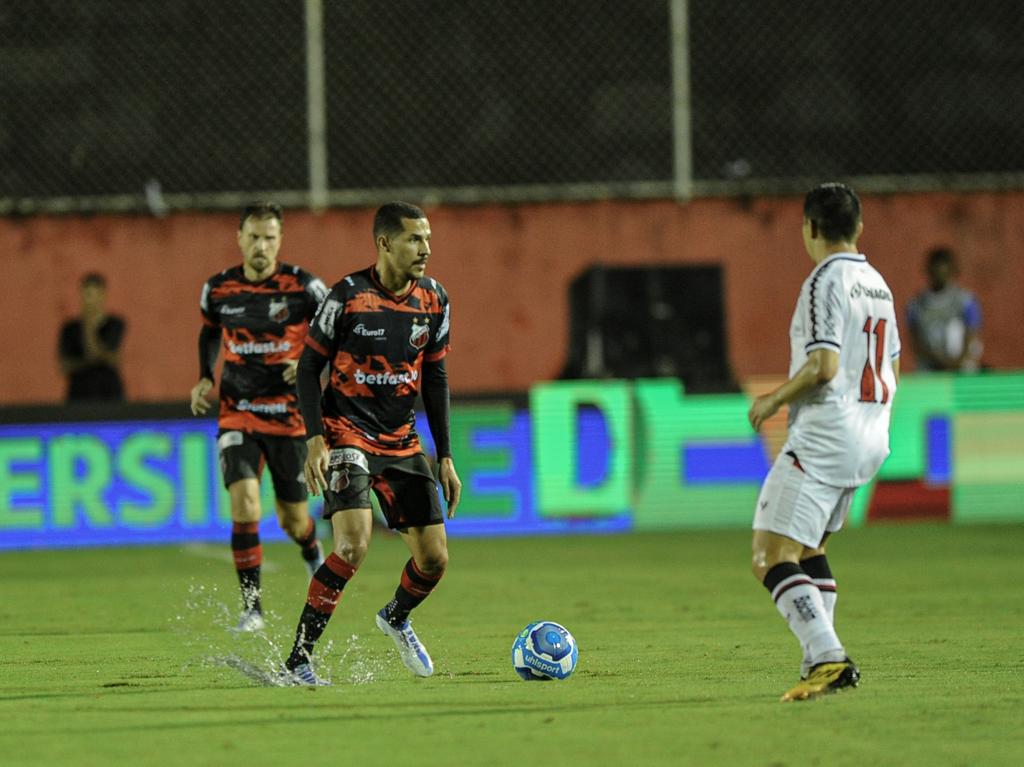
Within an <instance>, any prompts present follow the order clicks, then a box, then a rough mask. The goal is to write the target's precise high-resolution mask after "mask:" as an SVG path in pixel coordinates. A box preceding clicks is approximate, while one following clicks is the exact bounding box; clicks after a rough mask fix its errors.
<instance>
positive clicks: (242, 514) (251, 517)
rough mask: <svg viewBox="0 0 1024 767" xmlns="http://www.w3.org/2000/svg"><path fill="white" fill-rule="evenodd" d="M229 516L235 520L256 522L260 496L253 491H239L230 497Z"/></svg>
mask: <svg viewBox="0 0 1024 767" xmlns="http://www.w3.org/2000/svg"><path fill="white" fill-rule="evenodd" d="M231 518H232V519H233V520H234V521H236V522H258V521H259V518H260V497H259V494H258V493H255V492H252V493H250V492H239V493H234V494H232V497H231Z"/></svg>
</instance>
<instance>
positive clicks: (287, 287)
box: [192, 203, 327, 631]
mask: <svg viewBox="0 0 1024 767" xmlns="http://www.w3.org/2000/svg"><path fill="white" fill-rule="evenodd" d="M282 224H283V218H282V214H281V209H280V207H278V206H277V205H274V204H273V203H253V204H252V205H249V206H248V207H246V208H245V210H244V211H243V212H242V217H241V221H240V223H239V228H238V247H239V250H240V251H241V252H242V263H241V264H240V265H239V266H235V267H232V268H230V269H225V270H224V271H223V272H220V273H219V274H215V275H214V276H213V277H211V278H210V279H208V280H207V281H206V284H205V285H203V292H202V296H201V298H200V302H199V306H200V310H201V312H202V317H203V327H202V330H201V331H200V333H199V383H197V384H196V385H195V386H194V387H192V412H193V414H196V415H201V414H203V413H206V412H207V411H208V410H209V408H210V401H209V400H208V399H207V398H206V395H207V394H208V393H209V392H210V391H211V389H213V385H214V381H213V379H214V373H213V368H214V364H215V362H216V360H217V355H218V353H219V352H220V351H221V349H223V353H224V367H223V370H222V373H221V380H220V414H219V418H218V427H219V428H218V435H217V445H218V449H219V455H220V463H221V470H222V472H223V475H224V485H225V487H227V489H228V493H229V495H230V497H231V521H232V532H231V548H232V553H233V555H234V560H235V569H236V571H237V573H238V580H239V585H240V587H241V589H242V600H243V605H244V609H243V613H242V618H241V620H240V622H239V624H238V629H239V630H240V631H257V630H259V629H261V628H263V625H264V621H263V614H262V604H261V599H260V566H261V562H262V557H263V550H262V547H261V546H260V539H259V521H260V516H261V512H260V498H259V481H260V476H261V475H262V473H263V465H264V464H267V465H268V466H269V468H270V476H271V479H272V480H273V483H274V494H275V496H276V507H277V517H278V521H279V522H280V524H281V528H282V529H283V530H284V531H285V532H286V533H287V534H288V535H289V536H290V537H291V538H292V539H293V540H294V541H295V542H296V543H298V544H299V546H300V547H301V551H302V557H303V559H304V560H305V561H306V564H307V567H308V569H309V571H310V574H311V575H312V573H313V572H315V571H316V569H317V568H318V567H319V566H320V564H321V563H322V562H323V553H322V549H321V547H320V543H319V541H317V538H316V526H315V524H314V523H313V520H312V518H311V517H310V516H309V511H308V508H307V498H308V495H309V493H308V490H307V486H306V482H305V475H304V472H303V466H304V464H305V460H306V443H305V431H306V430H305V424H304V423H303V421H302V415H301V413H300V412H299V402H298V396H297V394H296V391H295V376H296V369H297V366H298V360H299V356H300V355H301V354H302V349H303V346H304V344H305V339H306V333H307V331H308V328H309V322H310V320H311V319H312V317H313V315H314V314H315V313H316V309H317V306H318V305H319V303H320V301H322V300H323V298H324V297H325V296H326V294H327V286H326V285H324V283H323V282H322V281H320V280H319V279H318V278H316V277H314V276H313V275H312V274H310V273H309V272H307V271H304V270H302V269H300V268H299V267H297V266H291V265H289V264H283V263H280V262H278V260H277V254H278V251H279V250H280V247H281V228H282Z"/></svg>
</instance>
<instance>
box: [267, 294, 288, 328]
mask: <svg viewBox="0 0 1024 767" xmlns="http://www.w3.org/2000/svg"><path fill="white" fill-rule="evenodd" d="M270 319H272V320H273V321H274V322H284V321H285V320H286V319H288V299H287V298H282V299H281V300H279V301H275V300H274V299H273V298H271V299H270Z"/></svg>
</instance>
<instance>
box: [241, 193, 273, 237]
mask: <svg viewBox="0 0 1024 767" xmlns="http://www.w3.org/2000/svg"><path fill="white" fill-rule="evenodd" d="M250 218H255V219H256V220H257V221H262V220H263V219H265V218H276V219H277V222H278V223H279V224H284V213H283V212H282V211H281V206H280V205H278V204H277V203H276V202H267V201H266V200H256V201H255V202H250V203H249V204H248V205H246V206H245V207H244V208H242V217H241V218H240V219H239V220H238V228H239V230H241V229H242V228H243V227H244V226H245V222H246V221H247V220H248V219H250Z"/></svg>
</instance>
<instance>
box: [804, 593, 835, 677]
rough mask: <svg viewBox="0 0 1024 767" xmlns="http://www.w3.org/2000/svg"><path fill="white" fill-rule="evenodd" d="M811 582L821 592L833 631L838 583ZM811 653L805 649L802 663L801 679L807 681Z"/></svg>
mask: <svg viewBox="0 0 1024 767" xmlns="http://www.w3.org/2000/svg"><path fill="white" fill-rule="evenodd" d="M811 582H812V583H814V585H815V586H817V587H818V591H820V592H821V601H822V602H823V603H824V605H825V615H827V616H828V620H829V623H831V624H832V628H833V630H834V629H835V625H836V598H837V597H838V596H839V595H838V594H837V593H836V582H835V581H834V580H832V579H828V578H812V579H811ZM812 665H813V664H812V663H811V653H810V650H809V649H808V648H807V647H806V646H805V647H804V658H803V660H802V661H801V663H800V678H801V679H806V678H807V675H808V674H809V673H810V671H811V666H812Z"/></svg>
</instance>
